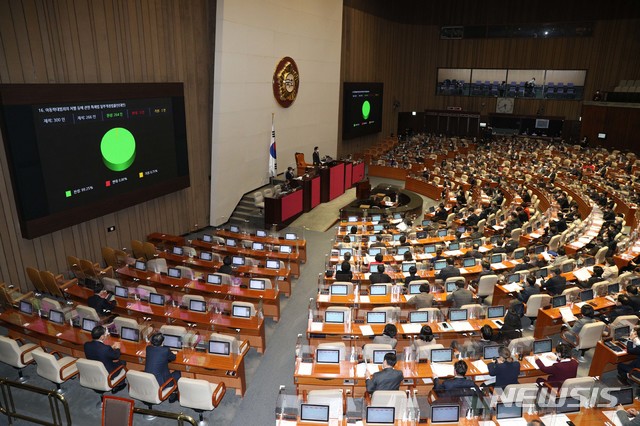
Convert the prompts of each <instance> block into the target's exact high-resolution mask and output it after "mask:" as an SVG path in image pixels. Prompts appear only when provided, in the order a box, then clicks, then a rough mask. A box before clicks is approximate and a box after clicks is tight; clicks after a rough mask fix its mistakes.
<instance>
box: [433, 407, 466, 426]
mask: <svg viewBox="0 0 640 426" xmlns="http://www.w3.org/2000/svg"><path fill="white" fill-rule="evenodd" d="M458 421H460V406H459V405H432V406H431V423H432V424H433V423H436V424H437V423H458Z"/></svg>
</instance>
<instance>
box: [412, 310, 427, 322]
mask: <svg viewBox="0 0 640 426" xmlns="http://www.w3.org/2000/svg"><path fill="white" fill-rule="evenodd" d="M409 322H410V323H423V322H429V312H428V311H413V312H409Z"/></svg>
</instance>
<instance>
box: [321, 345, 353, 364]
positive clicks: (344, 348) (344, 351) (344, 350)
mask: <svg viewBox="0 0 640 426" xmlns="http://www.w3.org/2000/svg"><path fill="white" fill-rule="evenodd" d="M317 348H318V349H337V350H339V351H340V355H339V356H340V360H341V361H344V360H345V359H346V355H347V346H346V345H345V344H344V342H323V343H318V347H317Z"/></svg>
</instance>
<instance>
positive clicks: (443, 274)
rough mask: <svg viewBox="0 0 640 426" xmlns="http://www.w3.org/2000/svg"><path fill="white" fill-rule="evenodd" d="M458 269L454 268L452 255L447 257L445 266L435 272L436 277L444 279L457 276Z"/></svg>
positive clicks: (458, 273) (458, 274)
mask: <svg viewBox="0 0 640 426" xmlns="http://www.w3.org/2000/svg"><path fill="white" fill-rule="evenodd" d="M459 276H460V269H458V268H456V267H455V266H454V264H453V257H448V258H447V266H445V267H444V268H442V269H440V272H438V273H437V274H436V278H438V279H441V280H442V281H446V280H447V278H450V277H459Z"/></svg>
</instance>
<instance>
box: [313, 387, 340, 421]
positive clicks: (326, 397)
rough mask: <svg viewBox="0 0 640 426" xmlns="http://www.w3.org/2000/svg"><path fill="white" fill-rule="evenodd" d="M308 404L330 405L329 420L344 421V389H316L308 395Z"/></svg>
mask: <svg viewBox="0 0 640 426" xmlns="http://www.w3.org/2000/svg"><path fill="white" fill-rule="evenodd" d="M307 403H309V404H321V405H327V404H328V405H329V418H330V419H342V417H343V411H344V389H315V390H310V391H309V393H308V394H307Z"/></svg>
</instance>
